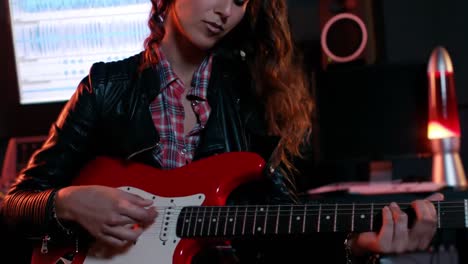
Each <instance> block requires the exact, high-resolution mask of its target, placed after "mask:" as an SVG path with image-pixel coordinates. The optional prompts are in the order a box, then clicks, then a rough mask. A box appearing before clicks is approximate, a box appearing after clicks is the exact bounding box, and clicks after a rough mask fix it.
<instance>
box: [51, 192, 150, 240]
mask: <svg viewBox="0 0 468 264" xmlns="http://www.w3.org/2000/svg"><path fill="white" fill-rule="evenodd" d="M152 204H153V201H152V200H147V199H143V198H142V197H140V196H138V195H135V194H131V193H128V192H125V191H122V190H119V189H116V188H111V187H106V186H95V185H94V186H70V187H66V188H63V189H61V190H59V191H58V193H57V197H56V201H55V210H56V214H57V217H58V218H59V219H60V220H65V221H73V222H76V223H78V224H80V225H81V226H82V227H83V228H85V229H86V230H87V231H88V232H89V233H90V234H91V235H92V236H94V237H95V238H96V239H97V240H98V241H102V242H104V243H106V244H108V245H110V246H113V247H122V246H125V245H127V244H128V243H129V242H130V243H132V242H135V241H136V240H137V239H138V237H139V236H140V235H141V233H142V232H143V230H144V227H146V226H148V225H150V224H151V223H153V221H154V219H155V217H156V215H157V212H156V209H155V208H154V207H149V206H151V205H152Z"/></svg>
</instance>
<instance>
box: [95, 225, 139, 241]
mask: <svg viewBox="0 0 468 264" xmlns="http://www.w3.org/2000/svg"><path fill="white" fill-rule="evenodd" d="M142 233H143V229H141V228H137V227H136V225H135V227H134V226H133V225H132V226H104V228H103V234H104V235H107V236H111V237H113V238H116V239H117V240H120V241H127V242H135V241H137V239H138V237H139V236H140V235H141V234H142Z"/></svg>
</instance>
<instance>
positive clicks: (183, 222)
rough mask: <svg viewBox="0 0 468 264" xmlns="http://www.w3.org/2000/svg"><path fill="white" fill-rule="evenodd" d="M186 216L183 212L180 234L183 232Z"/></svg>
mask: <svg viewBox="0 0 468 264" xmlns="http://www.w3.org/2000/svg"><path fill="white" fill-rule="evenodd" d="M185 210H188V209H185ZM186 216H187V215H186V214H184V217H183V219H182V230H181V231H180V233H181V234H183V233H184V230H185V221H187V219H186Z"/></svg>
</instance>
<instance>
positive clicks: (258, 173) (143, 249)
mask: <svg viewBox="0 0 468 264" xmlns="http://www.w3.org/2000/svg"><path fill="white" fill-rule="evenodd" d="M264 166H265V163H264V160H263V159H262V158H261V157H260V156H258V155H256V154H254V153H246V152H234V153H225V154H221V155H217V156H213V157H210V158H206V159H203V160H199V161H195V162H193V163H191V164H189V165H187V166H184V167H182V168H178V169H174V170H160V169H156V168H153V167H151V166H148V165H144V164H140V163H134V162H131V161H122V160H117V159H112V158H108V157H98V158H97V159H95V160H94V161H92V162H90V163H89V164H87V165H86V166H85V167H84V168H83V169H82V170H81V171H80V174H79V175H78V177H76V179H75V181H74V182H73V185H104V186H109V187H115V188H119V189H122V190H125V191H127V192H130V193H134V194H138V195H140V196H142V197H144V198H147V199H153V200H154V206H155V207H156V209H157V211H158V216H157V217H156V219H155V222H154V223H153V224H152V225H151V226H150V227H148V228H147V229H146V230H145V231H144V232H143V234H142V235H141V236H140V238H139V239H138V241H137V243H136V244H135V245H133V246H131V247H130V248H129V249H128V250H126V251H125V252H122V253H120V254H117V255H115V256H114V257H112V258H109V259H99V258H95V257H91V256H88V255H87V250H86V248H85V249H80V251H79V253H78V254H77V256H75V258H74V259H73V262H72V263H73V264H81V263H85V264H98V263H109V264H117V263H119V264H120V263H122V264H123V263H158V264H189V263H191V261H192V258H193V256H194V255H196V254H197V253H198V252H199V251H200V250H201V249H203V248H204V247H206V246H207V243H208V242H206V241H203V240H200V239H181V238H179V237H178V236H177V235H176V223H177V218H178V216H179V214H180V211H181V208H183V207H184V206H202V205H203V206H222V205H225V204H226V200H227V198H228V196H229V194H230V193H231V192H232V191H233V190H234V189H236V188H237V187H238V186H240V185H242V184H243V183H246V182H249V181H253V180H256V179H260V178H261V177H262V173H263V170H264ZM213 225H214V224H213ZM202 229H203V228H202ZM205 229H206V227H205ZM74 247H75V246H74V245H64V246H63V247H61V246H60V247H57V246H55V245H53V244H51V243H49V246H48V250H49V252H48V253H46V254H43V253H41V252H40V248H35V249H34V251H33V256H32V263H33V264H50V263H57V260H59V259H60V258H61V257H62V256H64V255H66V254H67V253H69V252H73V251H74Z"/></svg>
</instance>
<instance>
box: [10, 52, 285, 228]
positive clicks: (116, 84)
mask: <svg viewBox="0 0 468 264" xmlns="http://www.w3.org/2000/svg"><path fill="white" fill-rule="evenodd" d="M140 59H141V54H138V55H135V56H133V57H130V58H128V59H125V60H123V61H119V62H112V63H96V64H94V65H93V67H92V68H91V71H90V74H89V76H88V77H87V78H85V79H83V80H82V81H81V83H80V84H79V87H78V89H77V90H76V92H75V94H74V95H73V97H72V98H71V99H70V100H69V102H68V103H67V105H66V106H65V107H64V109H63V111H62V113H61V114H60V116H59V118H58V119H57V121H56V122H55V123H54V124H53V125H52V127H51V130H50V133H49V137H48V139H47V141H46V142H45V144H44V145H43V147H42V148H41V149H40V150H39V151H38V152H36V153H35V154H34V155H33V157H32V159H31V161H30V163H29V164H28V166H27V168H26V169H25V170H23V171H22V172H21V174H20V175H19V180H18V181H17V182H16V183H15V184H14V185H13V186H12V188H11V189H10V191H9V193H8V195H7V196H6V197H5V200H4V204H3V215H4V217H5V221H6V222H7V224H8V225H9V226H10V227H14V229H16V230H19V231H21V233H25V234H27V235H28V236H34V237H40V236H42V235H43V234H46V233H49V232H52V231H54V229H56V228H57V227H55V225H54V224H53V223H54V221H53V219H52V212H51V204H52V202H51V200H52V199H51V197H52V195H51V194H52V193H53V190H57V189H59V188H62V187H64V186H67V185H69V184H70V182H71V180H72V178H73V177H74V175H75V174H76V173H77V172H78V171H79V169H80V168H81V166H83V165H84V163H86V162H87V161H88V160H90V159H92V158H93V157H95V156H96V155H110V156H117V157H120V158H126V159H130V160H138V161H141V162H144V163H147V164H150V165H152V166H156V167H158V166H159V164H157V163H156V161H155V160H154V158H152V155H151V150H152V149H153V148H154V147H155V146H156V144H157V143H158V141H159V136H158V133H157V131H156V129H155V127H154V124H153V121H152V118H151V114H150V111H149V104H150V103H151V101H152V100H153V99H154V98H155V97H156V96H157V95H158V93H159V86H160V85H159V77H158V74H156V73H155V71H154V69H152V68H148V69H145V70H143V71H139V70H138V67H139V64H140ZM251 84H252V81H251V79H250V78H249V74H248V70H247V65H246V63H245V62H243V61H242V60H241V59H240V58H236V57H233V56H227V55H223V56H222V55H215V58H214V61H213V72H212V75H211V80H210V84H209V88H208V95H207V97H208V101H209V104H210V106H211V108H212V112H211V116H210V119H209V121H208V123H207V125H206V128H205V130H204V131H203V133H202V135H201V139H200V145H199V147H198V148H197V150H196V153H195V159H200V158H203V157H207V156H210V155H213V154H216V153H222V152H230V151H253V152H257V153H260V154H261V155H262V156H263V157H264V158H265V159H266V160H267V159H268V158H269V155H270V153H271V152H272V150H273V149H274V147H275V145H276V144H277V139H275V138H272V137H267V136H266V131H265V125H264V123H263V121H262V120H263V119H262V118H261V117H262V114H261V113H262V111H261V108H262V107H261V103H260V102H258V101H256V100H255V99H254V98H255V96H253V94H252V93H251V91H253V89H252V87H251ZM266 175H267V174H266ZM268 176H271V177H266V178H268V180H267V181H268V182H270V183H272V184H271V188H265V189H266V190H268V192H267V193H266V194H262V195H266V196H265V197H266V198H267V199H269V198H268V197H270V198H271V199H276V198H278V197H281V199H284V198H285V197H287V193H288V191H287V189H286V187H285V185H284V184H283V180H282V177H281V175H280V174H279V173H273V174H268ZM247 199H250V197H247ZM55 231H56V230H55Z"/></svg>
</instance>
